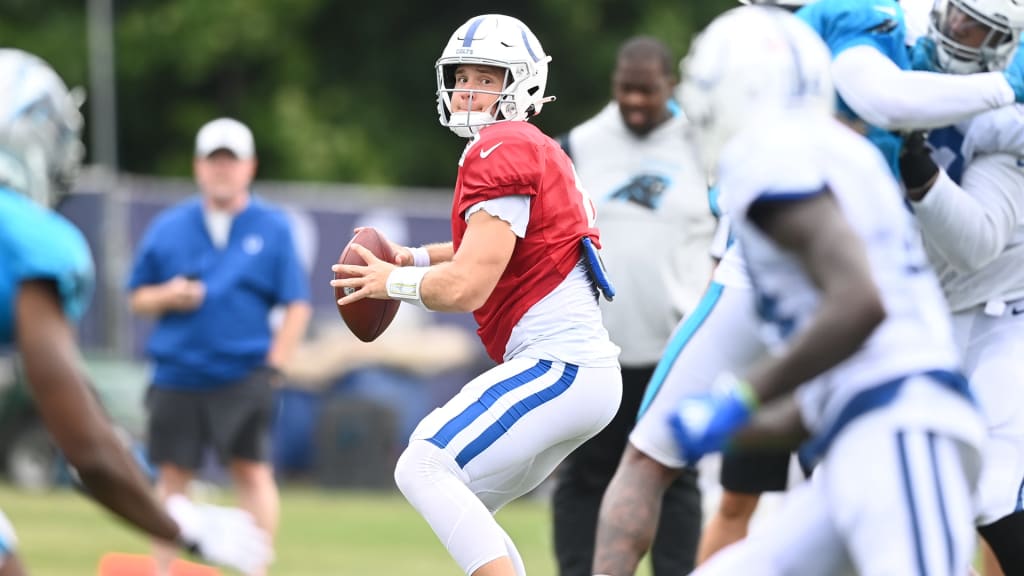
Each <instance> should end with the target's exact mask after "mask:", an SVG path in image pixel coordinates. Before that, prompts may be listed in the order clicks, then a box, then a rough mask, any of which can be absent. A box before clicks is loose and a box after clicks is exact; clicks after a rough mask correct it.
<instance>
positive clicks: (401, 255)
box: [352, 226, 413, 266]
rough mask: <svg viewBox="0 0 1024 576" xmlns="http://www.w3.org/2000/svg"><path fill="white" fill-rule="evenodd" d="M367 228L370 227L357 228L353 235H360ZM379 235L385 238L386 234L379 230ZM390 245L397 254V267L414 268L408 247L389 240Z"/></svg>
mask: <svg viewBox="0 0 1024 576" xmlns="http://www.w3.org/2000/svg"><path fill="white" fill-rule="evenodd" d="M366 228H368V227H367V226H356V227H355V229H353V230H352V233H353V234H359V232H360V231H361V230H365V229H366ZM377 233H378V234H380V235H381V236H384V233H383V232H381V231H380V230H377ZM385 238H386V237H385ZM388 244H390V245H391V251H392V252H393V253H394V254H395V261H394V262H393V264H394V265H395V266H412V260H413V259H412V251H411V250H409V248H408V247H407V246H402V245H401V244H395V243H394V242H392V241H391V240H390V239H389V240H388Z"/></svg>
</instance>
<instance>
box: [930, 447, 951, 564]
mask: <svg viewBox="0 0 1024 576" xmlns="http://www.w3.org/2000/svg"><path fill="white" fill-rule="evenodd" d="M935 439H936V436H935V432H929V433H928V451H929V452H930V453H931V456H932V474H933V475H934V476H935V493H936V494H937V495H938V498H939V512H940V513H941V515H942V531H943V534H944V535H945V537H946V556H947V559H948V560H949V573H950V574H955V573H956V558H955V557H954V556H953V555H954V554H955V549H954V546H953V530H952V528H951V527H950V525H949V511H947V510H946V499H945V498H943V495H942V474H941V471H940V470H939V457H938V454H936V452H935Z"/></svg>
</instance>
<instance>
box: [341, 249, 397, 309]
mask: <svg viewBox="0 0 1024 576" xmlns="http://www.w3.org/2000/svg"><path fill="white" fill-rule="evenodd" d="M352 249H353V250H355V251H356V253H357V254H359V256H360V257H361V258H362V259H363V262H366V266H356V265H354V264H335V265H334V266H331V270H333V271H334V272H335V273H338V272H340V273H342V274H345V275H347V276H349V277H348V278H335V279H334V280H331V286H332V287H334V288H350V289H352V290H354V291H352V292H350V291H349V290H346V291H345V292H346V296H345V297H344V298H342V299H340V300H338V304H339V305H341V306H344V305H346V304H351V303H353V302H358V301H359V300H362V299H363V298H376V299H378V300H387V299H388V288H387V282H388V275H389V274H391V271H392V270H394V269H395V265H394V264H392V263H390V262H385V261H383V260H381V259H380V258H377V257H376V256H374V255H373V252H370V251H369V250H368V249H367V248H365V247H363V246H360V245H359V244H352Z"/></svg>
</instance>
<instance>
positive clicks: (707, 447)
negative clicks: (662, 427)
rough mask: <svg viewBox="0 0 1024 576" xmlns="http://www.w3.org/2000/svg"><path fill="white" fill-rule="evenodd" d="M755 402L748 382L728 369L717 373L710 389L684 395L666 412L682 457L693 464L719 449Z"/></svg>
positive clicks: (748, 416)
mask: <svg viewBox="0 0 1024 576" xmlns="http://www.w3.org/2000/svg"><path fill="white" fill-rule="evenodd" d="M756 406H757V397H756V395H755V394H754V392H753V390H752V389H751V388H750V385H749V384H747V383H746V382H743V381H742V380H739V379H737V378H736V377H735V376H733V375H732V374H728V373H725V374H722V375H721V376H719V377H718V380H717V381H716V382H715V384H714V385H713V386H712V389H711V391H710V392H705V393H702V394H693V395H689V396H685V397H684V398H683V399H682V400H681V401H680V402H679V404H678V406H676V409H675V410H674V411H673V412H672V413H671V414H670V416H669V424H670V426H671V427H672V433H673V435H674V436H675V438H676V442H678V443H679V448H680V451H681V452H682V455H683V459H684V460H685V461H686V462H687V463H688V464H695V463H696V462H697V461H698V460H700V459H701V458H703V457H704V456H705V455H707V454H710V453H712V452H718V451H720V450H721V449H722V448H723V447H724V446H725V443H726V442H727V441H728V440H729V438H730V437H731V436H732V434H733V433H734V432H735V431H736V430H738V429H740V428H742V427H743V426H744V425H746V424H747V422H749V421H750V417H751V415H752V414H753V412H754V409H755V408H756Z"/></svg>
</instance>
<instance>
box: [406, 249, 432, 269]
mask: <svg viewBox="0 0 1024 576" xmlns="http://www.w3.org/2000/svg"><path fill="white" fill-rule="evenodd" d="M409 252H412V265H413V266H417V267H422V266H430V252H428V251H427V249H426V247H424V246H418V247H416V248H409Z"/></svg>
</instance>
